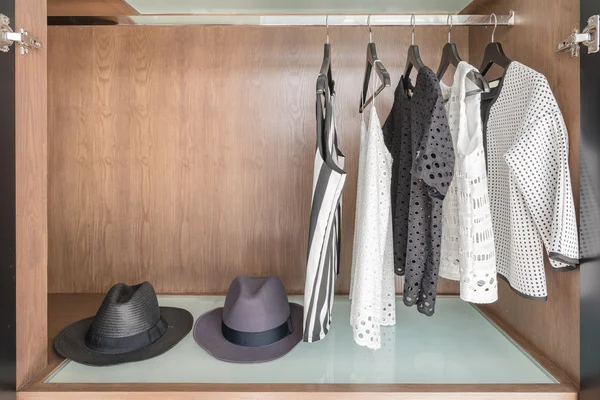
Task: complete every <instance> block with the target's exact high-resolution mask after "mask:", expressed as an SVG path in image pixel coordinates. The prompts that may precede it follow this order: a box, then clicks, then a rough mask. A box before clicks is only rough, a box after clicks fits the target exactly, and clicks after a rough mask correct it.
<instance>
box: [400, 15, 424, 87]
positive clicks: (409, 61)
mask: <svg viewBox="0 0 600 400" xmlns="http://www.w3.org/2000/svg"><path fill="white" fill-rule="evenodd" d="M410 24H411V26H412V33H411V45H410V46H408V54H407V55H406V67H405V68H404V75H403V76H404V85H405V86H406V85H407V84H408V80H409V78H410V73H411V71H412V69H413V67H415V68H416V70H417V71H419V70H420V69H421V68H423V67H424V66H425V64H424V63H423V60H421V54H420V53H419V46H417V45H416V44H415V16H414V14H413V15H411V16H410Z"/></svg>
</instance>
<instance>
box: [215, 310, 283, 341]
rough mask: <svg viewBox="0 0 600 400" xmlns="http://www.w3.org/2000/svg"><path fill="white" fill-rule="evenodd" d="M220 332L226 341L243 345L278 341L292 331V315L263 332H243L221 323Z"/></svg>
mask: <svg viewBox="0 0 600 400" xmlns="http://www.w3.org/2000/svg"><path fill="white" fill-rule="evenodd" d="M221 332H222V333H223V337H224V338H225V339H227V341H228V342H230V343H233V344H236V345H238V346H244V347H261V346H268V345H270V344H273V343H276V342H279V341H280V340H281V339H283V338H285V337H286V336H288V335H290V334H291V333H292V332H294V327H293V326H292V316H291V315H290V316H289V317H288V319H287V320H286V321H285V322H284V323H283V324H281V325H279V326H277V327H275V328H273V329H269V330H268V331H263V332H243V331H237V330H235V329H232V328H230V327H228V326H227V325H225V322H222V323H221Z"/></svg>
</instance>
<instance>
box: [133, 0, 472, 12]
mask: <svg viewBox="0 0 600 400" xmlns="http://www.w3.org/2000/svg"><path fill="white" fill-rule="evenodd" d="M127 2H128V3H129V4H130V5H131V6H133V8H135V9H136V10H137V11H138V12H139V13H140V14H261V13H268V14H323V13H329V14H344V13H367V14H377V13H414V14H416V13H428V12H431V13H458V12H460V11H461V10H462V9H464V8H465V7H466V6H467V5H468V4H469V3H470V2H471V0H369V1H365V0H304V1H299V0H278V1H273V0H252V1H248V0H205V1H197V0H170V1H164V0H128V1H127Z"/></svg>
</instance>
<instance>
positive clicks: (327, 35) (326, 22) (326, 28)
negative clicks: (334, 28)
mask: <svg viewBox="0 0 600 400" xmlns="http://www.w3.org/2000/svg"><path fill="white" fill-rule="evenodd" d="M325 38H326V40H327V44H329V15H326V16H325Z"/></svg>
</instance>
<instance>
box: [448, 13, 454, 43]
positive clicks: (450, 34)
mask: <svg viewBox="0 0 600 400" xmlns="http://www.w3.org/2000/svg"><path fill="white" fill-rule="evenodd" d="M446 25H448V26H450V28H449V29H448V43H451V42H452V26H453V20H452V15H450V14H448V18H446Z"/></svg>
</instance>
